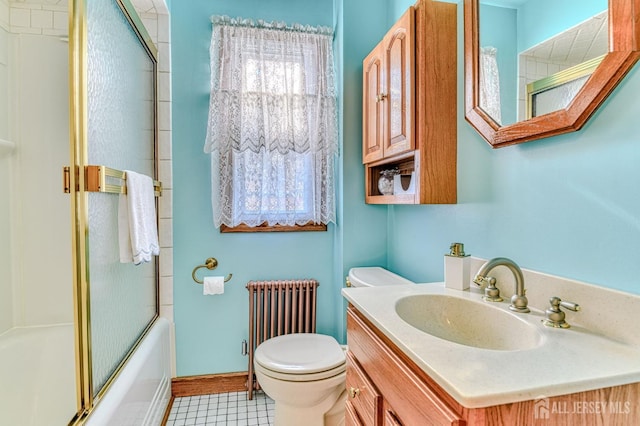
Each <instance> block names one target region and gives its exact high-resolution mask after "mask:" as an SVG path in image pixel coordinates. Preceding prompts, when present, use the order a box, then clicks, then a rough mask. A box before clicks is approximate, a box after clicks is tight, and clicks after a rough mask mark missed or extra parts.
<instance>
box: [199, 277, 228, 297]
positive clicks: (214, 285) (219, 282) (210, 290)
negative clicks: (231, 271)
mask: <svg viewBox="0 0 640 426" xmlns="http://www.w3.org/2000/svg"><path fill="white" fill-rule="evenodd" d="M222 293H224V277H204V279H203V280H202V294H204V295H205V296H206V295H208V294H222Z"/></svg>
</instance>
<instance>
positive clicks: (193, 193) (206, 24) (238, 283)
mask: <svg viewBox="0 0 640 426" xmlns="http://www.w3.org/2000/svg"><path fill="white" fill-rule="evenodd" d="M213 14H227V15H230V16H233V17H236V16H242V17H245V18H254V19H265V20H268V21H270V20H283V21H286V22H289V23H294V22H299V23H304V24H310V25H326V26H332V25H333V2H332V0H304V1H301V0H298V1H295V2H291V1H286V0H273V1H270V2H264V1H261V0H234V1H233V2H229V1H211V0H190V1H180V2H174V3H173V4H172V16H171V33H172V46H171V48H172V67H173V68H172V85H173V87H172V89H173V110H172V113H173V189H174V191H173V194H174V200H173V205H174V232H173V234H174V316H175V324H176V348H177V349H176V351H177V373H178V375H179V376H185V375H195V374H213V373H220V372H230V371H243V370H244V371H246V369H247V358H246V357H244V356H242V355H241V354H240V349H241V341H242V340H243V339H246V338H247V335H248V307H247V305H248V293H247V290H246V289H245V284H246V283H247V281H250V280H252V279H281V278H297V277H300V278H302V277H312V278H316V279H318V280H319V281H320V289H319V300H318V331H320V332H323V333H327V334H330V335H335V336H340V335H341V333H342V324H341V320H340V319H341V314H342V309H341V308H342V300H341V297H340V294H339V289H340V287H341V285H342V283H341V282H335V279H334V276H335V274H334V267H333V264H334V255H333V252H334V234H335V233H336V227H335V226H333V225H330V226H329V231H328V232H304V233H261V234H220V233H219V231H218V229H215V228H214V226H213V223H212V217H211V196H210V166H209V157H208V155H205V154H204V153H203V149H202V147H203V144H204V138H205V131H206V123H207V112H208V105H209V78H210V73H209V44H210V39H211V22H210V19H209V18H210V16H211V15H213ZM210 256H214V257H216V258H217V259H218V261H219V263H220V266H219V267H218V269H217V270H216V271H215V272H214V273H213V274H216V275H222V274H227V273H233V279H232V280H231V281H230V282H229V283H228V284H227V285H226V287H225V294H224V295H220V296H203V295H202V286H200V285H197V284H196V283H195V282H194V281H193V280H192V279H191V271H192V270H193V268H194V267H195V266H196V265H199V264H202V263H203V262H204V260H205V259H206V258H207V257H210ZM206 272H207V271H206V270H205V271H202V270H201V271H200V272H199V274H200V275H202V274H203V273H206Z"/></svg>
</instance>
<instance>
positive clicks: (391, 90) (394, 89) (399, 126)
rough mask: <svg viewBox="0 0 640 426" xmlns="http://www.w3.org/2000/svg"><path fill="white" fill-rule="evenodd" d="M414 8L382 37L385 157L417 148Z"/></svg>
mask: <svg viewBox="0 0 640 426" xmlns="http://www.w3.org/2000/svg"><path fill="white" fill-rule="evenodd" d="M414 22H415V12H414V8H413V7H410V8H409V9H408V10H407V11H406V12H405V14H404V15H402V17H401V18H400V20H398V22H396V24H395V25H394V26H393V27H392V28H391V30H389V32H388V33H387V35H386V36H385V38H384V40H383V45H384V46H385V51H384V64H385V80H384V84H383V88H384V92H383V95H382V96H381V97H382V98H384V100H383V102H382V103H383V104H384V108H385V111H384V114H385V116H384V120H383V121H384V139H383V140H384V156H385V157H390V156H392V155H396V154H401V153H403V152H406V151H410V150H413V149H414V148H415V142H414V131H413V126H414V116H415V96H414V88H415V84H414V76H415V54H414V40H415V33H414Z"/></svg>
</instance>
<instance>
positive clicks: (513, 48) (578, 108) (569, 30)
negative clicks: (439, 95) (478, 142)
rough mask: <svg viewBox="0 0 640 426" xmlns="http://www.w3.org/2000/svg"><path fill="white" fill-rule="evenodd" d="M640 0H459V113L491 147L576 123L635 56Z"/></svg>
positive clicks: (639, 31)
mask: <svg viewBox="0 0 640 426" xmlns="http://www.w3.org/2000/svg"><path fill="white" fill-rule="evenodd" d="M639 9H640V0H609V2H608V7H607V1H606V0H564V1H562V2H557V1H555V0H464V15H465V16H464V23H465V118H466V119H467V121H468V122H469V123H470V124H471V125H472V126H473V127H474V128H475V129H476V130H477V131H478V132H479V133H480V134H481V135H482V136H483V137H484V138H485V139H486V140H487V142H489V144H490V145H491V146H493V147H494V148H499V147H503V146H507V145H513V144H517V143H521V142H527V141H531V140H535V139H540V138H544V137H549V136H553V135H557V134H561V133H567V132H572V131H576V130H579V129H580V128H581V127H582V126H583V125H584V124H585V123H586V121H587V120H588V119H589V117H590V116H591V115H592V114H593V113H594V112H595V111H596V109H597V108H598V106H599V105H600V104H601V103H602V102H603V101H604V100H605V99H606V97H607V96H608V95H609V93H611V91H612V90H613V89H614V88H615V86H616V85H617V84H618V83H619V82H620V80H622V78H623V77H624V75H625V74H626V73H627V71H629V69H631V67H632V66H633V65H634V64H635V62H636V61H637V60H638V58H639V57H640V51H639V46H638V41H637V40H640V24H638V25H636V24H635V22H634V19H633V16H634V11H636V12H637V11H638V10H639Z"/></svg>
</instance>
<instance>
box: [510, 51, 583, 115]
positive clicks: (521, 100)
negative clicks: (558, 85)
mask: <svg viewBox="0 0 640 426" xmlns="http://www.w3.org/2000/svg"><path fill="white" fill-rule="evenodd" d="M574 65H576V64H575V63H569V62H565V63H562V62H552V61H550V60H545V59H541V58H536V57H533V56H525V55H520V56H519V58H518V85H519V87H518V119H519V120H526V105H527V104H526V100H527V84H529V83H532V82H534V81H536V80H540V79H542V78H545V77H548V76H550V75H552V74H555V73H557V72H560V71H563V70H566V69H567V68H569V67H572V66H574Z"/></svg>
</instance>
